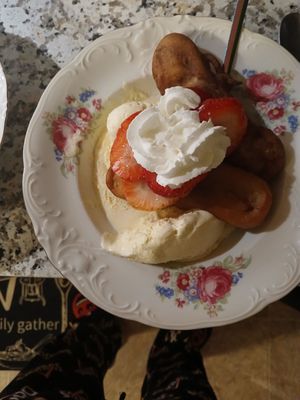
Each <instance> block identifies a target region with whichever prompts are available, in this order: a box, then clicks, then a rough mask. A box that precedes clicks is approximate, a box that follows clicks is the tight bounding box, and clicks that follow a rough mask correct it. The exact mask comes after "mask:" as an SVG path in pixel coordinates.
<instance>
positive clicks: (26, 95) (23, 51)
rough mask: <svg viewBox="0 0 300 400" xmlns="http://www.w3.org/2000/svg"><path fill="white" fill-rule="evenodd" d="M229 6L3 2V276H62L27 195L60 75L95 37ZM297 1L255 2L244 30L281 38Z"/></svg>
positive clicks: (223, 11)
mask: <svg viewBox="0 0 300 400" xmlns="http://www.w3.org/2000/svg"><path fill="white" fill-rule="evenodd" d="M235 4H236V1H224V0H206V1H202V0H197V1H195V0H181V1H155V0H139V1H138V0H126V1H125V0H124V1H119V0H114V1H107V2H102V1H89V0H2V1H1V12H0V62H1V63H2V65H3V68H4V71H5V73H6V77H7V83H8V115H7V121H6V128H5V132H4V140H3V143H2V147H1V149H0V274H2V275H32V276H57V275H59V273H58V272H57V271H56V270H55V269H54V267H53V266H52V265H51V264H50V262H49V261H48V259H47V256H46V254H45V252H44V250H43V249H42V248H41V246H40V245H39V244H38V242H37V240H36V238H35V235H34V233H33V229H32V225H31V222H30V219H29V217H28V215H27V213H26V210H25V207H24V202H23V197H22V169H23V162H22V148H23V142H24V137H25V133H26V129H27V126H28V123H29V121H30V118H31V115H32V113H33V111H34V109H35V107H36V105H37V102H38V100H39V98H40V96H41V94H42V92H43V90H44V88H45V87H46V86H47V84H48V83H49V81H50V80H51V78H52V77H53V76H54V75H55V73H56V72H57V71H58V70H59V69H60V68H61V67H62V66H64V65H65V64H66V63H67V62H68V61H70V60H71V59H72V58H73V57H74V56H75V55H76V54H78V52H79V51H80V50H81V49H82V48H83V47H85V46H86V45H87V44H88V43H89V42H91V41H92V40H94V39H95V38H97V37H99V36H101V35H104V34H105V33H106V32H108V31H111V30H114V29H118V28H121V27H124V26H128V25H131V24H135V23H137V22H139V21H141V20H145V19H147V18H150V17H154V16H172V15H176V14H190V15H197V16H212V17H218V18H223V19H232V17H233V13H234V7H235ZM299 10H300V6H299V2H298V1H297V0H295V1H289V0H252V1H250V2H249V6H248V10H247V16H246V20H245V26H246V27H247V28H248V29H250V30H252V31H253V32H259V33H261V34H264V35H266V36H268V37H270V38H272V39H273V40H277V39H278V32H279V26H280V21H281V19H282V18H283V16H284V15H285V14H287V13H289V12H291V11H299Z"/></svg>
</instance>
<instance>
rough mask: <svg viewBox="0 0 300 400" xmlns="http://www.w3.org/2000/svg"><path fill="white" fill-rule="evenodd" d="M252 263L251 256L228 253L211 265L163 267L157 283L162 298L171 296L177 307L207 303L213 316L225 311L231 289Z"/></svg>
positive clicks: (206, 306) (156, 287)
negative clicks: (233, 255) (221, 259)
mask: <svg viewBox="0 0 300 400" xmlns="http://www.w3.org/2000/svg"><path fill="white" fill-rule="evenodd" d="M250 263H251V257H250V256H249V257H244V256H243V255H241V256H239V257H232V256H228V257H226V258H225V259H224V260H223V261H215V262H214V263H213V264H212V265H210V266H207V267H204V266H202V265H198V266H193V267H189V268H180V269H179V270H172V269H164V270H163V272H162V273H161V274H160V275H159V276H158V280H159V283H157V284H156V285H155V290H156V293H157V294H158V295H159V296H160V298H161V300H165V299H172V300H173V301H174V303H175V305H176V306H177V307H178V308H183V307H185V306H188V305H192V306H193V307H194V309H197V308H198V307H199V306H202V307H204V309H205V310H206V312H207V314H208V315H209V316H210V317H214V316H217V315H218V313H219V312H220V311H223V309H224V308H223V306H224V304H226V303H227V300H228V297H229V296H230V293H231V289H232V287H233V286H235V285H237V284H238V283H239V281H240V280H241V279H242V278H243V276H244V274H243V272H242V270H244V269H245V268H247V267H248V265H249V264H250Z"/></svg>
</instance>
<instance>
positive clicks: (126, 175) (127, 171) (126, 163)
mask: <svg viewBox="0 0 300 400" xmlns="http://www.w3.org/2000/svg"><path fill="white" fill-rule="evenodd" d="M138 114H139V113H138V112H136V113H134V114H132V115H130V117H128V118H127V119H126V120H125V121H124V122H122V124H121V127H120V128H119V130H118V132H117V136H116V138H115V141H114V143H113V145H112V148H111V151H110V166H111V168H112V170H113V172H114V173H115V174H117V175H118V176H120V177H121V178H123V179H125V180H128V181H131V182H135V181H138V180H140V179H142V178H143V177H144V173H145V169H144V168H143V167H142V166H141V165H139V164H138V163H137V162H136V160H135V159H134V156H133V152H132V149H131V147H130V146H129V143H128V141H127V136H126V133H127V129H128V126H129V124H130V123H131V121H132V120H133V119H134V118H135V117H136V116H137V115H138Z"/></svg>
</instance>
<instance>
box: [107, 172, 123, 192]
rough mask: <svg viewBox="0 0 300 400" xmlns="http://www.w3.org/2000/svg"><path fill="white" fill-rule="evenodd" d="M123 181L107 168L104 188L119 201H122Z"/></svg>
mask: <svg viewBox="0 0 300 400" xmlns="http://www.w3.org/2000/svg"><path fill="white" fill-rule="evenodd" d="M123 182H124V180H123V179H122V178H121V177H120V176H118V175H117V174H115V173H114V171H113V170H112V169H111V168H109V169H108V170H107V173H106V186H107V187H108V189H109V190H110V191H111V192H112V193H113V194H114V195H115V196H117V197H120V199H124V198H125V195H124V188H123Z"/></svg>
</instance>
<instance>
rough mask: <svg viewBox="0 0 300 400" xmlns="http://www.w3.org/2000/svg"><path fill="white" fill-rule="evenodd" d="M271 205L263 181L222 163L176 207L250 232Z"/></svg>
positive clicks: (270, 199) (266, 187)
mask: <svg viewBox="0 0 300 400" xmlns="http://www.w3.org/2000/svg"><path fill="white" fill-rule="evenodd" d="M271 205H272V193H271V190H270V188H269V185H268V184H267V183H266V182H265V181H264V180H263V179H261V178H259V177H258V176H256V175H254V174H252V173H250V172H246V171H244V170H242V169H240V168H236V167H233V166H231V165H227V164H225V163H223V164H221V165H220V166H219V167H217V168H216V169H214V170H213V171H211V172H210V173H209V174H208V175H207V177H206V179H204V180H203V181H202V182H201V183H200V184H199V185H198V186H197V188H196V189H195V190H194V191H193V192H192V193H190V194H189V195H188V196H187V197H186V198H185V199H182V200H181V201H180V202H179V203H178V204H177V207H179V208H181V209H185V210H186V209H189V210H190V209H202V210H206V211H208V212H210V213H212V214H213V215H214V216H216V217H217V218H219V219H221V220H222V221H224V222H227V223H228V224H230V225H233V226H235V227H238V228H242V229H252V228H255V227H257V226H259V225H261V224H262V223H263V221H264V220H265V218H266V216H267V214H268V213H269V210H270V208H271Z"/></svg>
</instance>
